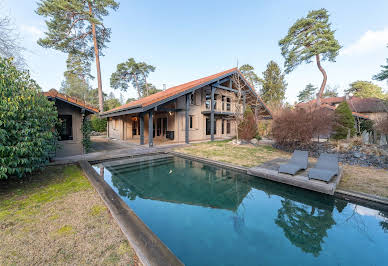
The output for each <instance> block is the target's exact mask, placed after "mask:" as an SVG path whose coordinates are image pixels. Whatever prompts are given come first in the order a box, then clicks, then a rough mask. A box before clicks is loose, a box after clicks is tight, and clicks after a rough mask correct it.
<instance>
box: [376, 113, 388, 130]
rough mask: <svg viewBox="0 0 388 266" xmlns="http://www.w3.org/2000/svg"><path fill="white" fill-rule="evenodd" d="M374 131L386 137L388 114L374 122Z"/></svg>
mask: <svg viewBox="0 0 388 266" xmlns="http://www.w3.org/2000/svg"><path fill="white" fill-rule="evenodd" d="M375 129H376V130H377V131H378V132H379V133H381V134H384V135H388V114H385V116H384V117H382V118H380V119H378V120H377V121H376V124H375Z"/></svg>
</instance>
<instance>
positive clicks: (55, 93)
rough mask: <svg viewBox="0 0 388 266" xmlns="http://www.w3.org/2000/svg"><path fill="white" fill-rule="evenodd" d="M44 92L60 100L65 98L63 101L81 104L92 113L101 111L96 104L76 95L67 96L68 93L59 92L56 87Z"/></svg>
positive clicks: (45, 94) (47, 95)
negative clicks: (93, 104) (91, 103)
mask: <svg viewBox="0 0 388 266" xmlns="http://www.w3.org/2000/svg"><path fill="white" fill-rule="evenodd" d="M43 94H44V96H46V97H51V98H57V99H60V100H63V101H66V102H69V103H72V104H75V105H78V106H80V107H82V108H85V109H87V110H88V111H90V112H92V113H98V112H99V111H98V109H97V108H95V107H94V106H92V105H90V104H88V103H86V102H85V101H83V100H80V99H77V98H75V97H70V96H67V95H66V94H62V93H59V92H58V91H57V90H55V89H51V90H49V91H47V92H44V93H43Z"/></svg>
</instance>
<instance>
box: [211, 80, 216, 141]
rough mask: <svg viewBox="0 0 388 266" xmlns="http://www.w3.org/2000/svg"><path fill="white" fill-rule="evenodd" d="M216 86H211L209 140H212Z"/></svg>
mask: <svg viewBox="0 0 388 266" xmlns="http://www.w3.org/2000/svg"><path fill="white" fill-rule="evenodd" d="M215 90H216V88H215V87H213V86H212V91H211V102H210V106H211V107H210V108H211V109H210V110H211V111H210V140H211V141H214V92H215Z"/></svg>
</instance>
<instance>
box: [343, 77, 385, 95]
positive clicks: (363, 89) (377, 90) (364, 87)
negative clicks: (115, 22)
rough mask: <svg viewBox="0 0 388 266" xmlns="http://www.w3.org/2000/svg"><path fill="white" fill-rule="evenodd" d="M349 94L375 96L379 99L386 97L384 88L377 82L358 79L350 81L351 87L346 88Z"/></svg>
mask: <svg viewBox="0 0 388 266" xmlns="http://www.w3.org/2000/svg"><path fill="white" fill-rule="evenodd" d="M345 92H346V93H348V94H350V93H351V94H353V96H356V97H360V98H369V97H375V98H379V99H384V98H385V97H386V95H385V94H384V92H383V89H382V88H381V87H379V86H377V85H376V84H373V83H372V82H370V81H362V80H358V81H355V82H352V83H350V88H349V89H347V90H345Z"/></svg>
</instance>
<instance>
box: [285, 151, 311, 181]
mask: <svg viewBox="0 0 388 266" xmlns="http://www.w3.org/2000/svg"><path fill="white" fill-rule="evenodd" d="M307 164H308V152H307V151H299V150H295V151H294V153H293V154H292V157H291V159H290V160H289V161H288V163H286V164H282V165H281V166H280V167H279V173H285V174H290V175H295V174H296V173H297V172H298V171H300V170H306V169H307Z"/></svg>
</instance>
